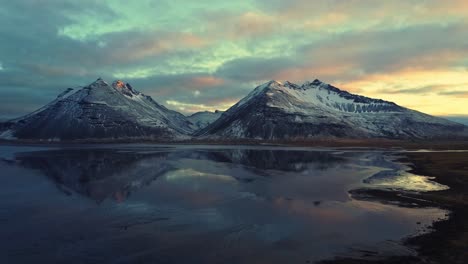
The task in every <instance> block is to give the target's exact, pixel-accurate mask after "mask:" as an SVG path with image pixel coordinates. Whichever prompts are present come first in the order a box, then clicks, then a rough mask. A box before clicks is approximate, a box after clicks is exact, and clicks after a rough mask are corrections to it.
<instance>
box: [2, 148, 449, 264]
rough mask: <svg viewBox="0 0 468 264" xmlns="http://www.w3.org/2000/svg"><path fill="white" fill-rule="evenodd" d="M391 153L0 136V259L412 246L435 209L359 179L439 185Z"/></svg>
mask: <svg viewBox="0 0 468 264" xmlns="http://www.w3.org/2000/svg"><path fill="white" fill-rule="evenodd" d="M394 155H395V153H386V152H379V151H338V150H330V149H328V150H326V149H322V150H304V149H298V148H268V147H250V148H249V147H223V146H194V147H183V146H155V145H99V146H89V145H87V146H86V145H83V146H80V147H78V146H74V147H62V148H60V147H54V148H41V147H20V146H0V177H1V182H2V183H1V184H0V234H1V242H0V263H307V262H314V261H317V260H322V259H329V258H333V257H335V256H349V255H352V256H359V255H360V254H361V255H366V254H367V255H369V254H370V255H398V254H412V251H411V250H409V249H407V248H405V247H403V246H401V243H400V241H401V239H403V238H405V237H408V236H411V235H414V234H417V233H420V232H423V229H424V227H425V226H428V225H430V224H431V223H432V222H433V221H435V220H437V219H440V218H444V217H445V215H446V213H447V212H446V211H444V210H441V209H438V208H416V207H414V206H409V207H405V205H401V204H400V205H398V204H392V203H387V202H386V203H380V202H378V201H372V200H357V199H354V198H352V197H351V196H350V194H349V191H350V190H353V189H358V188H396V189H406V190H407V191H410V190H411V189H414V190H417V191H427V190H437V189H444V188H446V187H445V186H442V185H438V184H436V183H434V182H431V181H430V179H428V178H426V177H421V176H417V175H413V174H410V173H407V172H406V170H407V168H406V167H405V165H403V164H399V163H397V162H395V161H394Z"/></svg>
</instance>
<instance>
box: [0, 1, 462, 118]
mask: <svg viewBox="0 0 468 264" xmlns="http://www.w3.org/2000/svg"><path fill="white" fill-rule="evenodd" d="M0 40H1V41H0V118H11V117H16V116H19V115H23V114H26V113H28V112H30V111H33V110H35V109H37V108H39V107H40V106H42V105H44V104H46V103H47V102H49V101H51V100H53V99H54V98H55V97H56V96H57V95H58V94H59V93H60V92H61V91H63V90H65V89H66V88H68V87H72V88H76V87H80V86H85V85H87V84H89V83H91V82H93V81H94V80H96V79H97V78H98V77H102V78H104V79H105V80H107V81H109V82H112V81H113V80H115V79H122V80H124V81H126V82H129V83H130V84H132V86H133V87H134V88H135V89H137V90H139V91H141V92H143V93H146V94H148V95H151V96H152V97H153V98H154V99H155V100H156V101H158V102H159V103H161V104H164V105H166V106H167V107H168V108H171V109H174V110H177V111H180V112H183V113H185V114H189V113H193V112H196V111H202V110H215V109H220V110H224V109H226V108H228V107H229V106H231V105H233V104H234V103H236V102H237V101H238V100H239V99H240V98H242V97H244V96H245V95H246V94H247V93H249V92H250V91H251V90H252V89H253V88H254V87H255V86H257V85H259V84H261V83H264V82H266V81H269V80H272V79H274V80H279V81H285V80H289V81H291V82H295V83H299V84H300V83H303V82H305V81H307V80H314V79H316V78H317V79H320V80H322V81H324V82H327V83H331V84H333V85H335V86H337V87H339V88H342V89H344V90H348V91H350V92H353V93H358V94H362V95H365V96H369V97H374V98H380V99H385V100H389V101H393V102H396V103H398V104H400V105H402V106H405V107H409V108H412V109H415V110H419V111H422V112H425V113H428V114H432V115H438V116H453V117H456V118H457V119H458V120H468V56H467V55H468V1H466V0H446V1H437V0H417V1H414V0H393V1H374V0H329V1H310V0H288V1H283V0H250V1H242V0H238V1H220V0H197V1H182V0H134V1H127V0H99V1H98V0H80V1H76V0H15V1H11V0H0Z"/></svg>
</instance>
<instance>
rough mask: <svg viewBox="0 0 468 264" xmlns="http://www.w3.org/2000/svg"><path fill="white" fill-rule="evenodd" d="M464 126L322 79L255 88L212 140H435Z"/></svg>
mask: <svg viewBox="0 0 468 264" xmlns="http://www.w3.org/2000/svg"><path fill="white" fill-rule="evenodd" d="M467 131H468V129H467V127H465V126H464V125H461V124H458V123H455V122H452V121H448V120H445V119H442V118H438V117H433V116H430V115H427V114H423V113H420V112H417V111H414V110H411V109H407V108H404V107H401V106H399V105H397V104H395V103H392V102H387V101H384V100H379V99H372V98H368V97H364V96H360V95H354V94H351V93H348V92H346V91H342V90H340V89H338V88H336V87H334V86H332V85H329V84H326V83H323V82H321V81H319V80H314V81H313V82H306V83H304V84H303V85H297V84H293V83H290V82H285V83H284V84H283V83H280V82H277V81H270V82H268V83H265V84H263V85H260V86H258V87H257V88H255V89H254V90H253V91H252V92H251V93H250V94H248V95H247V96H246V97H245V98H243V99H242V100H240V101H239V102H238V103H237V104H235V105H234V106H232V107H231V108H230V109H228V110H227V111H226V112H225V113H223V115H222V116H221V117H220V118H219V119H218V120H216V121H215V122H213V123H212V124H211V125H209V126H207V127H206V128H204V129H202V130H200V131H198V132H196V133H195V135H197V136H201V137H211V138H248V139H267V140H273V139H306V138H320V137H324V138H325V137H327V138H328V137H345V138H398V139H409V138H437V137H448V136H454V135H461V134H463V135H466V132H467Z"/></svg>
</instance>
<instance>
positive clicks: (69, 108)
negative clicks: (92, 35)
mask: <svg viewBox="0 0 468 264" xmlns="http://www.w3.org/2000/svg"><path fill="white" fill-rule="evenodd" d="M191 126H192V124H191V123H190V121H188V120H187V118H186V117H185V116H184V115H182V114H180V113H178V112H176V111H172V110H169V109H167V108H165V107H164V106H162V105H160V104H158V103H157V102H155V101H154V100H153V99H152V98H151V97H150V96H147V95H144V94H142V93H140V92H138V91H136V90H135V89H133V87H132V86H131V85H130V84H128V83H124V82H122V81H115V82H113V83H112V84H108V83H106V82H105V81H103V80H102V79H100V78H99V79H98V80H96V81H95V82H93V83H92V84H90V85H88V86H86V87H83V88H81V89H79V90H77V91H75V90H74V89H71V88H69V89H67V90H66V91H64V92H63V93H61V94H60V95H59V96H58V97H57V98H56V99H55V100H53V101H52V102H50V103H49V104H47V105H46V106H44V107H42V108H41V109H39V110H37V111H35V112H33V113H31V114H28V115H25V116H23V117H20V118H17V119H14V120H10V121H8V122H6V123H3V124H2V126H1V127H0V137H1V138H7V139H15V138H17V139H40V140H74V139H116V138H149V139H174V138H184V137H187V136H186V135H188V134H190V133H192V132H193V129H192V127H191Z"/></svg>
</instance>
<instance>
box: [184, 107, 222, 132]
mask: <svg viewBox="0 0 468 264" xmlns="http://www.w3.org/2000/svg"><path fill="white" fill-rule="evenodd" d="M221 114H223V111H219V110H216V111H214V112H210V111H203V112H197V113H194V114H192V115H190V116H188V117H187V118H188V120H189V121H190V122H191V123H192V124H193V126H192V128H193V129H194V130H199V129H202V128H205V127H207V126H208V125H209V124H211V123H213V122H214V121H216V119H218V118H219V117H220V116H221Z"/></svg>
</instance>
